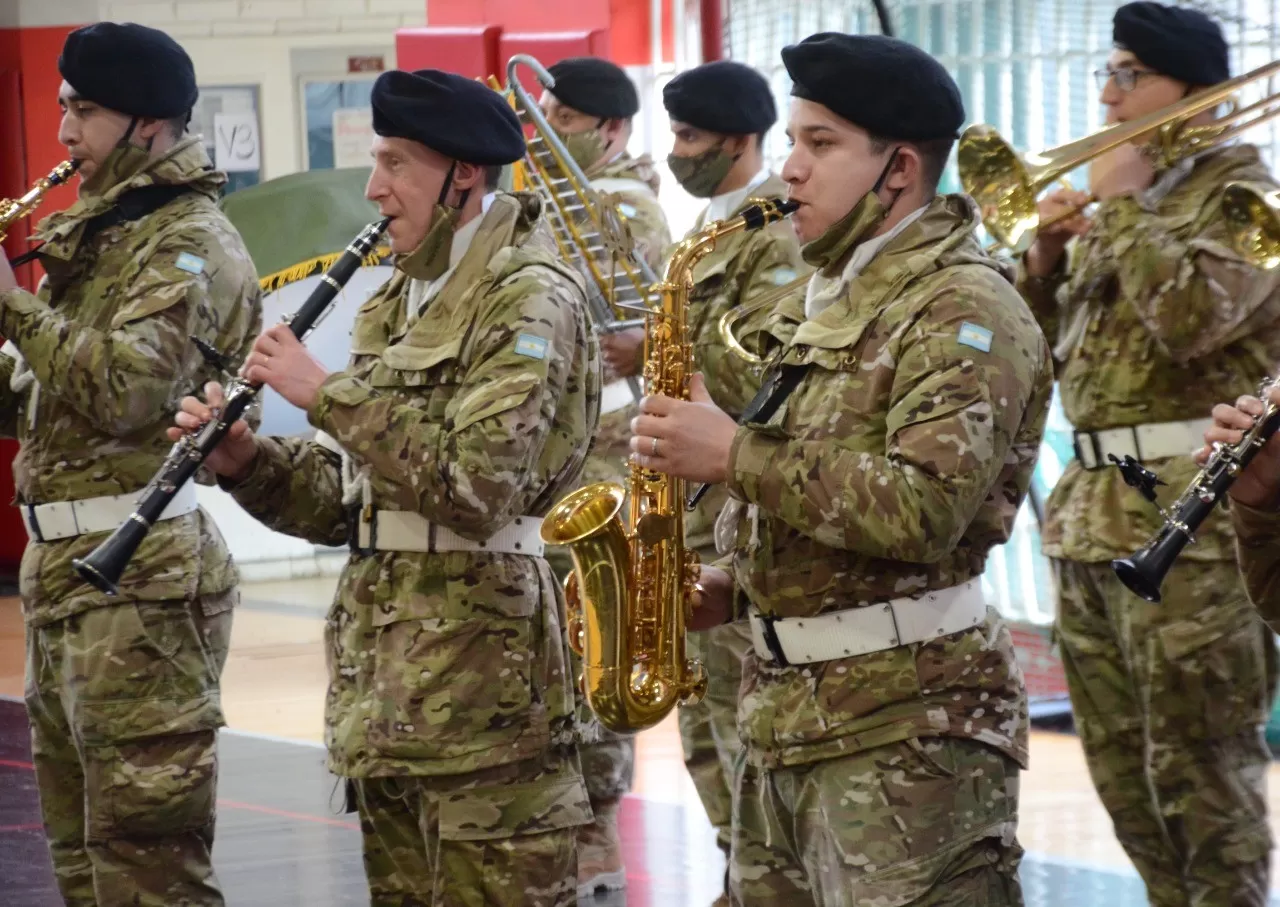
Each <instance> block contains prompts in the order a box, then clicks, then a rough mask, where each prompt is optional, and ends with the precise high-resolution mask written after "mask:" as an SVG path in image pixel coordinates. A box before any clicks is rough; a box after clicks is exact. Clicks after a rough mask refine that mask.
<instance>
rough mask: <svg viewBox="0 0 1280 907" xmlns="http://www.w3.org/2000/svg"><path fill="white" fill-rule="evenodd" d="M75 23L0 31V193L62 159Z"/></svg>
mask: <svg viewBox="0 0 1280 907" xmlns="http://www.w3.org/2000/svg"><path fill="white" fill-rule="evenodd" d="M75 27H76V26H71V25H68V26H58V27H53V28H23V29H12V28H10V29H0V197H3V198H16V197H17V196H20V195H22V194H23V193H25V192H26V191H27V190H28V189H30V188H31V185H32V184H33V183H34V182H35V181H36V180H37V179H39V178H40V177H42V176H45V175H46V174H48V172H49V171H50V170H52V169H53V168H54V167H55V166H56V165H58V164H60V163H61V162H62V161H64V160H65V159H66V149H65V148H63V147H62V146H61V145H59V144H58V122H59V120H60V119H61V112H60V111H59V109H58V86H59V85H61V84H62V76H61V75H59V74H58V53H59V52H60V51H61V50H62V43H63V41H64V40H65V39H66V36H67V34H68V33H69V32H70V31H72V30H73V29H74V28H75ZM74 200H75V189H74V187H73V186H59V187H58V188H57V189H54V190H52V191H51V192H49V193H48V194H47V195H46V196H45V197H44V201H43V203H42V204H41V206H40V208H39V209H38V210H37V211H36V212H35V214H34V215H33V216H32V217H30V218H28V219H27V221H25V222H23V223H20V224H17V225H16V226H15V228H14V229H13V230H11V231H10V234H9V237H8V238H7V239H6V241H5V252H6V254H8V255H9V256H10V257H12V256H13V255H17V254H20V253H21V252H24V251H26V250H27V248H29V246H28V245H27V242H26V237H27V234H28V232H29V231H30V229H31V228H32V227H34V226H35V223H36V222H37V221H39V220H40V218H41V217H43V216H45V215H46V214H49V213H51V212H53V211H57V210H59V209H61V208H65V207H66V206H67V205H69V204H71V202H72V201H74ZM18 278H19V280H20V281H22V283H23V284H24V285H25V286H26V287H28V288H33V287H34V286H35V283H36V281H37V280H38V279H39V271H38V269H37V268H36V267H35V266H34V265H32V266H28V267H26V268H23V269H21V271H20V273H19V274H18ZM16 453H17V444H15V443H14V442H12V441H0V573H8V574H12V573H16V570H17V564H18V561H19V560H21V558H22V552H23V550H24V549H25V548H26V543H27V533H26V530H25V529H24V528H23V526H22V520H21V518H20V517H19V516H18V511H17V509H16V508H14V507H11V506H9V502H11V501H12V500H13V473H12V466H13V458H14V456H15V454H16Z"/></svg>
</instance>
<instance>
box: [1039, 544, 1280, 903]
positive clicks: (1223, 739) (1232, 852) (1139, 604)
mask: <svg viewBox="0 0 1280 907" xmlns="http://www.w3.org/2000/svg"><path fill="white" fill-rule="evenodd" d="M1054 567H1055V570H1056V573H1057V579H1058V587H1059V592H1058V621H1057V628H1056V634H1057V639H1058V645H1059V649H1060V652H1061V656H1062V663H1063V667H1064V668H1065V669H1066V676H1067V684H1068V687H1069V689H1070V692H1071V704H1072V709H1073V711H1074V713H1075V722H1076V728H1077V730H1078V731H1079V733H1080V739H1081V741H1082V742H1083V744H1084V751H1085V757H1086V759H1087V760H1088V764H1089V772H1090V774H1091V775H1092V777H1093V784H1094V787H1095V788H1097V791H1098V796H1099V797H1100V798H1101V800H1102V803H1103V805H1104V806H1105V807H1106V808H1107V812H1108V813H1110V814H1111V819H1112V821H1113V822H1114V823H1115V831H1116V837H1117V838H1119V840H1120V843H1121V844H1122V845H1123V846H1124V849H1125V851H1126V852H1127V853H1128V855H1129V858H1130V859H1131V860H1133V863H1134V866H1135V867H1136V868H1137V870H1138V872H1139V874H1140V875H1141V876H1142V878H1143V880H1144V881H1145V882H1146V885H1147V896H1148V898H1149V900H1150V902H1151V903H1152V904H1153V905H1156V907H1190V905H1196V907H1208V905H1211V904H1212V905H1218V904H1231V905H1241V907H1243V905H1247V904H1256V905H1262V904H1265V903H1266V901H1267V887H1268V869H1269V855H1270V852H1271V847H1272V841H1271V834H1270V831H1269V830H1268V826H1267V802H1266V795H1265V779H1266V771H1267V766H1268V764H1269V763H1270V755H1269V753H1268V750H1267V747H1266V743H1265V741H1264V738H1263V733H1262V729H1263V726H1264V724H1265V722H1266V720H1267V716H1268V715H1269V713H1270V710H1271V702H1272V698H1273V695H1274V690H1275V679H1276V650H1275V644H1274V639H1273V637H1272V634H1271V631H1270V630H1269V629H1268V628H1267V627H1266V625H1265V624H1263V622H1262V621H1261V620H1260V619H1259V618H1258V616H1257V614H1256V613H1255V612H1254V611H1253V609H1252V608H1251V607H1250V606H1249V603H1248V601H1247V600H1246V598H1245V594H1244V590H1243V588H1242V586H1241V581H1240V577H1239V575H1238V573H1237V571H1236V566H1235V564H1234V563H1202V562H1201V563H1197V562H1190V561H1179V562H1177V563H1176V564H1175V565H1174V567H1173V569H1172V570H1171V571H1170V572H1169V575H1168V578H1167V579H1166V581H1165V583H1164V587H1163V592H1164V601H1163V602H1162V603H1160V604H1158V605H1155V604H1150V603H1148V602H1146V601H1143V600H1142V599H1140V598H1138V597H1137V596H1135V595H1133V594H1132V593H1131V592H1129V590H1128V589H1127V588H1125V587H1124V586H1123V585H1122V584H1121V583H1120V581H1119V579H1117V578H1116V576H1115V574H1114V573H1113V571H1112V570H1111V567H1110V566H1109V565H1107V564H1083V563H1077V562H1073V561H1061V560H1056V561H1054Z"/></svg>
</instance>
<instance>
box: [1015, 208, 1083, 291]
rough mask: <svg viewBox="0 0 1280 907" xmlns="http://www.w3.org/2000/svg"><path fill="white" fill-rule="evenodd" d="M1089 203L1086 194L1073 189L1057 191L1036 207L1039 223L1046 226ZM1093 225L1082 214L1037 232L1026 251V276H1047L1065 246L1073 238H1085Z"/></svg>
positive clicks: (1056, 264) (1055, 265)
mask: <svg viewBox="0 0 1280 907" xmlns="http://www.w3.org/2000/svg"><path fill="white" fill-rule="evenodd" d="M1088 202H1089V193H1088V192H1077V191H1075V190H1074V189H1058V190H1057V191H1055V192H1050V193H1049V194H1048V195H1046V196H1045V197H1044V198H1042V199H1040V203H1039V205H1038V206H1037V208H1038V211H1039V213H1040V223H1042V224H1043V223H1047V222H1048V221H1050V220H1052V219H1053V218H1055V217H1061V216H1063V215H1065V214H1066V213H1067V212H1068V211H1072V210H1075V209H1078V208H1083V207H1084V206H1085V205H1086V204H1088ZM1091 226H1093V221H1091V220H1090V219H1089V218H1087V217H1085V216H1084V215H1083V214H1076V215H1075V216H1073V217H1067V218H1066V219H1065V220H1061V221H1058V222H1057V223H1055V224H1050V225H1049V226H1047V227H1044V228H1042V229H1040V230H1039V231H1038V232H1037V233H1036V239H1035V242H1033V243H1032V244H1031V247H1030V248H1029V249H1027V257H1026V260H1025V261H1026V266H1027V273H1028V274H1030V275H1031V276H1032V277H1048V276H1049V275H1050V274H1052V273H1053V270H1054V268H1056V267H1057V266H1058V260H1059V259H1061V258H1062V255H1063V253H1064V252H1065V251H1066V249H1067V243H1068V242H1070V241H1071V238H1072V237H1074V236H1084V234H1086V233H1088V232H1089V228H1090V227H1091Z"/></svg>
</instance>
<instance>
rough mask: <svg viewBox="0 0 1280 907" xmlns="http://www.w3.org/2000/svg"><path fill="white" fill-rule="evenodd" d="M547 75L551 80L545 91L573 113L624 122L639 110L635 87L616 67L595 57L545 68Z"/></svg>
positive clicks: (582, 58)
mask: <svg viewBox="0 0 1280 907" xmlns="http://www.w3.org/2000/svg"><path fill="white" fill-rule="evenodd" d="M547 72H548V73H550V74H551V78H552V79H554V80H555V85H554V86H551V87H550V88H549V89H548V90H549V91H550V92H551V93H552V94H553V95H555V96H556V98H558V99H559V100H560V103H562V104H568V105H569V106H570V107H572V108H573V109H574V110H581V111H582V112H583V113H587V114H590V115H591V116H593V117H605V118H607V119H611V120H614V119H618V120H625V119H626V118H627V117H633V116H635V115H636V112H637V111H638V110H639V109H640V95H639V93H638V92H637V91H636V86H635V83H634V82H632V81H631V78H630V77H629V76H628V75H627V74H626V72H624V71H623V69H622V67H621V66H619V65H618V64H617V63H611V62H610V61H608V60H602V59H600V58H599V57H570V58H569V59H567V60H561V61H560V62H559V63H556V64H554V65H552V66H549V67H547Z"/></svg>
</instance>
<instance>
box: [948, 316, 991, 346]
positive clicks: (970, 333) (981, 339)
mask: <svg viewBox="0 0 1280 907" xmlns="http://www.w3.org/2000/svg"><path fill="white" fill-rule="evenodd" d="M991 337H992V334H991V331H989V330H988V329H987V328H984V327H983V326H982V325H979V324H973V323H972V322H969V321H966V322H965V323H964V324H962V325H960V333H959V334H957V335H956V341H957V342H958V343H963V344H964V345H965V346H971V347H973V348H974V349H975V350H982V352H984V353H989V352H991Z"/></svg>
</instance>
